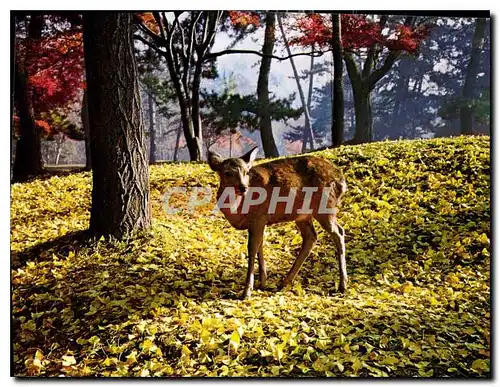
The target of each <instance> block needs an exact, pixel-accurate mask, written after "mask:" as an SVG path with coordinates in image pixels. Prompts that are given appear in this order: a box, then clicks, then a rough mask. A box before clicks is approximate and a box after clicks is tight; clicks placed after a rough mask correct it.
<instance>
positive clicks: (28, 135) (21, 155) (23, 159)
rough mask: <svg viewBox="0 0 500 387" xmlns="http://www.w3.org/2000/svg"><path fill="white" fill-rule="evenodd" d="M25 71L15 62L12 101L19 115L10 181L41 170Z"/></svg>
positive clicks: (40, 159) (19, 179) (26, 177)
mask: <svg viewBox="0 0 500 387" xmlns="http://www.w3.org/2000/svg"><path fill="white" fill-rule="evenodd" d="M26 78H27V77H26V73H25V72H24V71H23V70H22V69H21V68H20V66H19V63H18V59H17V58H16V63H15V78H14V102H15V106H16V110H17V115H18V117H19V133H18V135H19V137H18V140H17V145H16V156H15V159H14V166H13V168H12V182H14V183H18V182H23V181H27V180H28V179H29V178H30V177H33V176H36V175H38V174H39V173H40V172H41V170H42V148H41V143H40V130H39V128H38V127H37V126H36V125H35V119H34V117H33V109H32V107H31V101H30V98H29V93H28V86H27V81H26Z"/></svg>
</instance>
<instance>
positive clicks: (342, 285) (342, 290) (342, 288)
mask: <svg viewBox="0 0 500 387" xmlns="http://www.w3.org/2000/svg"><path fill="white" fill-rule="evenodd" d="M345 288H346V285H344V284H340V285H339V292H340V293H342V294H345Z"/></svg>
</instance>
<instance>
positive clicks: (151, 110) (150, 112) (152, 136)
mask: <svg viewBox="0 0 500 387" xmlns="http://www.w3.org/2000/svg"><path fill="white" fill-rule="evenodd" d="M154 109H155V105H154V100H153V94H151V92H148V115H149V163H150V164H153V163H154V162H155V161H156V159H155V154H156V143H155V139H156V136H155V110H154Z"/></svg>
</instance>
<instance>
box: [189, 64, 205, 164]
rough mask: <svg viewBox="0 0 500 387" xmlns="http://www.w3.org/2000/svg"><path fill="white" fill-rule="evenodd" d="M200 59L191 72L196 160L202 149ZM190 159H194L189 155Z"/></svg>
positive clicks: (199, 157) (200, 156) (198, 158)
mask: <svg viewBox="0 0 500 387" xmlns="http://www.w3.org/2000/svg"><path fill="white" fill-rule="evenodd" d="M202 65H203V63H202V61H201V58H200V59H198V62H197V63H196V66H195V69H194V73H193V89H192V92H191V93H192V97H191V117H192V121H193V132H194V140H195V141H196V151H197V155H196V157H197V158H196V160H201V159H202V157H203V155H202V153H203V152H202V150H203V136H202V129H201V117H200V85H201V72H202ZM191 161H194V160H193V158H192V157H191Z"/></svg>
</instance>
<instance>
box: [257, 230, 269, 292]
mask: <svg viewBox="0 0 500 387" xmlns="http://www.w3.org/2000/svg"><path fill="white" fill-rule="evenodd" d="M263 247H264V239H262V242H261V243H260V248H259V252H258V253H257V257H258V258H259V290H264V289H265V287H266V280H267V270H266V261H265V260H264V251H263V250H264V248H263Z"/></svg>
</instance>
